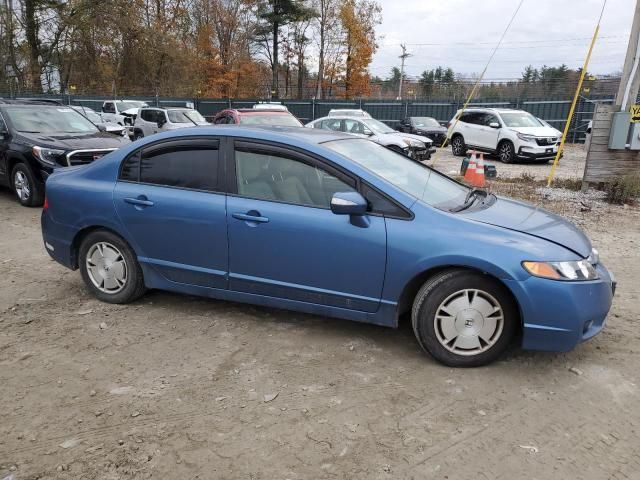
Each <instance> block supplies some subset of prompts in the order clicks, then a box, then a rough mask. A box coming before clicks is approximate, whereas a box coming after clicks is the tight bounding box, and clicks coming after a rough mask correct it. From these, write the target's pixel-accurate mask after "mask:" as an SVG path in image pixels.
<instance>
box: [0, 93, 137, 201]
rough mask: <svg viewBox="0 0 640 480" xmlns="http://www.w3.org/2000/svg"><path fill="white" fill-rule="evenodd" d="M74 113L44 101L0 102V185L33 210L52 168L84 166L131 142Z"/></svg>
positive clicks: (41, 198)
mask: <svg viewBox="0 0 640 480" xmlns="http://www.w3.org/2000/svg"><path fill="white" fill-rule="evenodd" d="M103 130H104V129H103V128H99V127H97V126H96V125H94V124H93V123H91V122H90V121H89V120H88V119H86V118H85V117H84V116H82V115H80V114H79V113H78V112H76V111H75V110H74V109H72V108H69V107H67V106H64V105H62V104H56V103H55V102H48V101H26V100H2V99H0V185H5V186H7V187H9V188H11V189H13V191H14V192H15V193H16V195H17V197H18V200H19V201H20V203H21V204H22V205H24V206H27V207H37V206H40V205H42V203H43V201H44V184H45V181H46V179H47V177H48V176H49V175H50V174H51V173H52V172H53V171H54V170H56V169H58V168H64V167H70V166H73V165H84V164H87V163H91V162H93V161H94V160H97V159H98V158H100V157H102V156H103V155H106V154H107V153H109V152H111V151H113V150H116V149H118V148H119V147H121V146H122V145H125V144H127V143H129V140H128V139H125V138H122V137H115V136H114V135H111V134H109V133H106V132H104V131H103Z"/></svg>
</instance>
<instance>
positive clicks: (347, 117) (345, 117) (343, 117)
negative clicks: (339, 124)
mask: <svg viewBox="0 0 640 480" xmlns="http://www.w3.org/2000/svg"><path fill="white" fill-rule="evenodd" d="M319 120H361V121H362V120H375V118H372V117H352V116H351V115H331V116H326V117H320V118H316V119H315V120H312V121H311V122H309V123H313V122H317V121H319Z"/></svg>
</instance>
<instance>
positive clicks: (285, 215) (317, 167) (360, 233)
mask: <svg viewBox="0 0 640 480" xmlns="http://www.w3.org/2000/svg"><path fill="white" fill-rule="evenodd" d="M228 165H229V166H228V169H229V171H230V172H232V175H231V177H232V180H233V181H232V182H231V183H232V184H231V185H230V190H231V191H232V193H231V194H230V195H229V197H228V200H227V220H228V228H229V288H230V289H231V290H236V291H241V292H248V293H253V294H258V295H267V296H271V297H278V298H284V299H290V300H296V301H301V302H306V303H312V304H319V305H327V306H333V307H340V308H345V309H350V310H359V311H364V312H375V311H376V310H377V309H378V307H379V303H380V298H381V295H382V286H383V281H384V272H385V262H386V226H385V219H384V218H383V217H380V216H370V217H368V218H369V220H370V224H369V225H368V226H367V227H365V228H362V227H358V226H354V225H352V224H351V223H350V221H349V216H344V215H335V214H334V213H332V212H331V210H330V208H329V204H330V201H331V197H332V196H333V194H334V193H335V192H339V191H353V190H354V189H355V186H356V180H355V179H354V178H351V177H349V176H348V175H346V174H344V173H343V172H340V171H338V170H336V169H335V168H333V167H330V166H329V165H326V164H324V163H323V162H321V161H319V160H318V159H317V158H315V157H314V158H311V157H309V156H307V155H304V154H302V153H300V152H294V151H291V150H288V149H286V148H284V147H276V146H270V145H265V144H260V143H256V142H249V141H236V142H235V155H234V159H232V161H231V162H230V163H229V164H228Z"/></svg>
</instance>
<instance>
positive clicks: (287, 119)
mask: <svg viewBox="0 0 640 480" xmlns="http://www.w3.org/2000/svg"><path fill="white" fill-rule="evenodd" d="M240 125H271V126H278V127H302V123H300V121H299V120H298V119H297V118H296V117H294V116H293V115H284V114H277V115H269V114H266V113H265V114H259V115H258V114H255V113H252V114H250V115H240Z"/></svg>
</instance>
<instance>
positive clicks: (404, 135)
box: [385, 132, 433, 143]
mask: <svg viewBox="0 0 640 480" xmlns="http://www.w3.org/2000/svg"><path fill="white" fill-rule="evenodd" d="M385 135H393V136H395V137H400V138H407V139H410V140H418V141H420V142H424V143H433V141H432V140H430V139H427V138H424V137H423V136H421V135H414V134H413V133H404V132H395V133H387V134H385Z"/></svg>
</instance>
